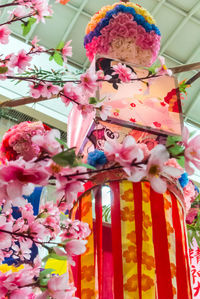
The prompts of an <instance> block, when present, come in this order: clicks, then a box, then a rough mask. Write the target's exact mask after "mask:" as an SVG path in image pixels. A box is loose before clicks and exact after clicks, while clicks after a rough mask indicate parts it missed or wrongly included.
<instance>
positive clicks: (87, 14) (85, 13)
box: [67, 3, 92, 19]
mask: <svg viewBox="0 0 200 299" xmlns="http://www.w3.org/2000/svg"><path fill="white" fill-rule="evenodd" d="M67 6H68V7H69V8H71V9H73V10H75V11H78V10H79V8H78V7H76V6H74V5H73V4H71V3H67ZM81 14H82V15H84V16H85V17H88V18H89V19H90V18H91V17H92V15H91V14H90V13H89V12H86V11H85V10H83V11H82V12H81Z"/></svg>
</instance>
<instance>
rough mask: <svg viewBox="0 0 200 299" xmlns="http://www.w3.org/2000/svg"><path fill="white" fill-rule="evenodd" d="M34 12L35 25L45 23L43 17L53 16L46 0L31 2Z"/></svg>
mask: <svg viewBox="0 0 200 299" xmlns="http://www.w3.org/2000/svg"><path fill="white" fill-rule="evenodd" d="M31 3H32V4H33V8H34V10H35V11H36V12H37V13H36V15H34V17H35V18H36V19H37V23H39V22H42V23H45V18H44V17H49V16H51V15H52V14H53V11H52V10H51V8H50V6H49V5H48V0H37V1H34V2H33V1H32V2H31Z"/></svg>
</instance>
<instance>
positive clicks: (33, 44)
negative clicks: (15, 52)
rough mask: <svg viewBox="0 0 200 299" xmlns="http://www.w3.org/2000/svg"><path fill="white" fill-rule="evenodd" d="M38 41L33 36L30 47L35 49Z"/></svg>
mask: <svg viewBox="0 0 200 299" xmlns="http://www.w3.org/2000/svg"><path fill="white" fill-rule="evenodd" d="M39 41H40V40H39V39H38V38H37V36H34V38H33V40H32V41H31V45H32V46H33V47H37V46H38V42H39Z"/></svg>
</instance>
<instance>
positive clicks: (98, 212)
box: [95, 187, 103, 299]
mask: <svg viewBox="0 0 200 299" xmlns="http://www.w3.org/2000/svg"><path fill="white" fill-rule="evenodd" d="M95 215H96V228H95V231H96V247H97V267H98V293H99V298H98V299H102V283H103V281H102V278H103V273H102V270H103V248H102V245H103V243H102V241H103V239H102V197H101V187H99V188H98V189H97V190H95Z"/></svg>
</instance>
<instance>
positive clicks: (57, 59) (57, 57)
mask: <svg viewBox="0 0 200 299" xmlns="http://www.w3.org/2000/svg"><path fill="white" fill-rule="evenodd" d="M53 59H54V61H55V62H56V63H57V64H58V65H61V66H63V58H62V55H61V54H60V53H59V52H58V51H55V52H54V54H53Z"/></svg>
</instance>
